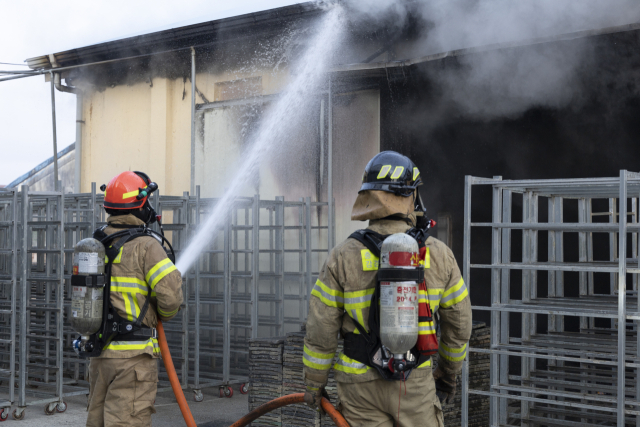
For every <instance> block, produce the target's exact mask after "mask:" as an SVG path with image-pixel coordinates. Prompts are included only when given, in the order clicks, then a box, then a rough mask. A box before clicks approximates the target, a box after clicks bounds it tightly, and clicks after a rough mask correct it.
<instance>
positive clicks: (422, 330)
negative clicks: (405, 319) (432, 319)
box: [418, 324, 436, 332]
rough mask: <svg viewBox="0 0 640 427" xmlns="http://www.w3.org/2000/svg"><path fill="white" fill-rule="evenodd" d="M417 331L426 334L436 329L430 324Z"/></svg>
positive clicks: (420, 327)
mask: <svg viewBox="0 0 640 427" xmlns="http://www.w3.org/2000/svg"><path fill="white" fill-rule="evenodd" d="M418 329H419V330H420V332H427V331H435V330H436V327H435V326H434V325H433V324H431V325H429V326H419V327H418Z"/></svg>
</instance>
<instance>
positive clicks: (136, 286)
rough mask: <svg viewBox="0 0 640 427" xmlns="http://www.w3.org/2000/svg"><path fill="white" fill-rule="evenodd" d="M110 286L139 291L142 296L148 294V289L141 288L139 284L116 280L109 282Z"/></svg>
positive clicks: (145, 287)
mask: <svg viewBox="0 0 640 427" xmlns="http://www.w3.org/2000/svg"><path fill="white" fill-rule="evenodd" d="M111 285H113V286H118V287H120V288H129V289H137V290H139V291H141V293H142V294H143V295H147V294H148V293H149V288H148V287H147V286H142V285H141V284H139V283H130V282H118V281H117V280H111ZM116 292H122V291H116Z"/></svg>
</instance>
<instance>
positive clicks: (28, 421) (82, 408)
mask: <svg viewBox="0 0 640 427" xmlns="http://www.w3.org/2000/svg"><path fill="white" fill-rule="evenodd" d="M233 388H234V394H233V397H231V398H222V399H221V398H219V397H218V389H215V388H210V389H204V390H203V391H202V392H203V394H204V400H203V401H202V402H198V403H196V402H194V401H193V393H192V392H191V391H188V390H185V396H186V398H187V402H188V403H189V407H190V408H191V412H192V413H193V417H194V419H195V420H196V423H197V424H198V427H224V426H229V425H230V424H232V423H233V422H235V421H236V420H237V419H238V418H240V417H242V416H243V415H245V414H246V413H247V412H248V409H247V408H248V400H247V395H243V394H240V392H239V390H238V386H234V387H233ZM43 389H44V388H38V391H40V390H43ZM3 391H5V390H3ZM43 391H44V390H43ZM6 397H7V396H6V394H5V393H0V401H1V400H4V399H6ZM29 399H33V398H30V397H27V402H28V401H29ZM65 401H66V402H67V410H66V411H65V412H64V413H62V414H58V413H56V414H55V415H45V413H44V406H45V405H43V404H38V405H37V406H35V405H34V406H28V407H27V409H26V414H25V417H24V418H23V419H22V420H20V421H16V420H14V419H13V418H12V417H11V415H10V416H9V419H8V420H7V422H9V423H10V424H5V426H9V425H15V426H16V427H17V426H20V427H45V426H46V427H50V426H54V425H55V426H83V425H85V422H86V420H87V412H86V406H87V398H86V396H72V397H69V398H66V399H65ZM14 408H15V405H14ZM156 411H157V412H156V414H154V415H153V422H152V424H153V426H154V427H164V426H167V427H168V426H171V427H174V426H184V425H185V424H184V420H183V418H182V414H181V412H180V408H179V407H178V404H177V403H176V401H175V397H174V396H173V393H172V392H171V391H164V392H161V393H158V396H157V398H156Z"/></svg>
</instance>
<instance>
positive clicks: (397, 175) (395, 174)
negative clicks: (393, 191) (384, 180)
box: [391, 166, 404, 179]
mask: <svg viewBox="0 0 640 427" xmlns="http://www.w3.org/2000/svg"><path fill="white" fill-rule="evenodd" d="M402 172H404V166H396V168H395V169H394V170H393V173H392V174H391V179H398V178H400V175H402Z"/></svg>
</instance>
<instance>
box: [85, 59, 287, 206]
mask: <svg viewBox="0 0 640 427" xmlns="http://www.w3.org/2000/svg"><path fill="white" fill-rule="evenodd" d="M286 76H287V71H286V70H283V71H280V72H278V73H274V72H273V70H260V69H258V70H254V71H253V72H251V73H248V72H233V73H232V72H228V71H218V70H211V71H209V72H203V73H199V74H198V75H197V77H196V83H197V86H198V89H199V90H200V91H201V92H202V93H203V94H204V95H205V97H206V98H207V99H209V100H213V99H216V97H218V98H220V97H221V96H222V97H225V96H226V97H228V96H229V94H227V93H225V90H224V89H221V86H222V85H217V83H224V82H229V81H234V80H238V79H245V78H251V77H261V80H262V94H264V95H268V94H273V93H277V92H279V91H280V90H281V88H282V86H283V85H284V83H285V81H286ZM183 92H184V96H183ZM227 92H228V91H227ZM232 95H236V96H242V93H238V94H232ZM196 102H198V103H201V102H202V99H201V98H200V97H199V96H198V97H197V99H196ZM83 118H84V120H85V126H84V128H83V136H82V148H83V150H82V171H81V191H83V192H87V191H89V190H90V188H91V182H96V183H98V185H101V184H103V183H107V182H108V181H109V180H110V179H111V178H112V177H113V176H115V175H116V174H117V173H118V172H120V171H124V170H142V171H145V172H147V173H148V174H149V175H150V176H151V177H152V179H154V180H155V181H156V182H157V183H158V185H159V186H160V191H161V192H162V193H163V194H171V195H181V194H182V192H183V191H188V190H189V187H190V165H191V84H190V82H189V80H187V81H186V82H183V79H182V78H178V79H167V78H154V79H153V82H152V85H151V84H150V83H148V82H139V83H136V84H133V85H119V86H115V87H108V88H106V89H105V90H103V91H97V90H91V88H87V89H85V98H84V112H83ZM200 181H201V182H198V183H203V184H204V177H201V178H200ZM207 184H208V185H210V184H209V183H207ZM213 193H215V192H212V195H213ZM215 195H219V194H215Z"/></svg>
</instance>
